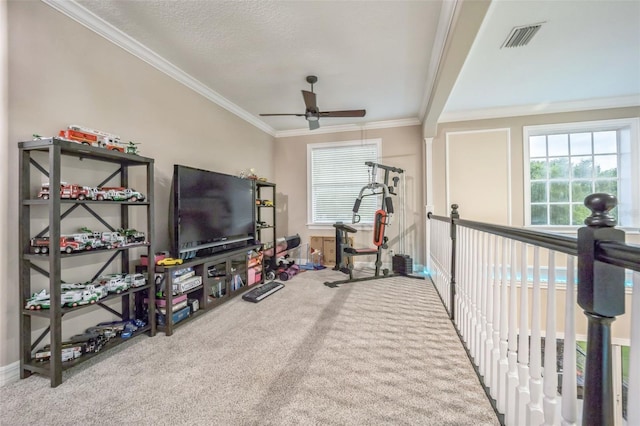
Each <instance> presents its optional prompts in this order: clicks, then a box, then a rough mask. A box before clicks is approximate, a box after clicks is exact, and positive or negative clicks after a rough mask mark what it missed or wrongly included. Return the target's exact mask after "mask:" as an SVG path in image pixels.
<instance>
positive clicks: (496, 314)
mask: <svg viewBox="0 0 640 426" xmlns="http://www.w3.org/2000/svg"><path fill="white" fill-rule="evenodd" d="M494 240H495V249H494V252H493V296H492V299H493V308H492V310H491V312H492V315H493V349H492V350H491V398H493V399H495V400H496V401H497V400H498V378H499V377H500V375H499V372H498V363H499V362H500V311H501V310H502V309H505V308H506V307H503V306H500V280H501V279H502V277H501V276H500V263H499V262H498V257H499V255H500V240H501V239H500V238H498V236H497V235H496V236H495V238H494Z"/></svg>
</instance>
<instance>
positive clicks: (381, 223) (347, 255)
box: [333, 209, 389, 281]
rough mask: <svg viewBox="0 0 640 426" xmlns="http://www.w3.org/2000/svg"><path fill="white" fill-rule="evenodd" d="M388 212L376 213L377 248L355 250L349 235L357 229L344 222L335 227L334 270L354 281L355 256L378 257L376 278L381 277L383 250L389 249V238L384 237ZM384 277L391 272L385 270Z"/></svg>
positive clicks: (380, 211) (375, 240)
mask: <svg viewBox="0 0 640 426" xmlns="http://www.w3.org/2000/svg"><path fill="white" fill-rule="evenodd" d="M386 218H387V212H385V211H384V210H382V209H380V210H378V211H376V214H375V219H374V228H373V245H374V246H375V247H366V248H354V247H352V246H351V244H350V242H349V234H355V233H356V232H358V230H357V229H355V228H353V227H352V226H349V225H346V224H344V223H342V222H338V223H335V224H334V225H333V227H334V228H336V266H335V268H334V269H336V270H339V271H342V272H344V273H346V274H349V281H351V280H353V259H352V258H353V257H354V256H373V255H375V256H376V263H375V265H376V272H375V275H374V276H375V277H378V276H380V267H381V266H382V250H383V249H386V248H387V237H385V236H384V227H385V225H386ZM383 273H384V275H385V276H386V275H388V273H389V271H388V270H387V269H385V270H384V271H383Z"/></svg>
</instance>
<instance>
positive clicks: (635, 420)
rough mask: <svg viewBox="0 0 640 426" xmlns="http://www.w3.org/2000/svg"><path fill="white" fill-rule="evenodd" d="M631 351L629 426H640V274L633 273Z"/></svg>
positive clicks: (628, 400) (628, 403)
mask: <svg viewBox="0 0 640 426" xmlns="http://www.w3.org/2000/svg"><path fill="white" fill-rule="evenodd" d="M630 345H631V349H630V352H629V393H628V395H629V398H628V399H627V424H628V425H640V404H638V403H632V402H631V401H632V398H635V401H638V396H640V272H634V273H633V295H632V300H631V344H630Z"/></svg>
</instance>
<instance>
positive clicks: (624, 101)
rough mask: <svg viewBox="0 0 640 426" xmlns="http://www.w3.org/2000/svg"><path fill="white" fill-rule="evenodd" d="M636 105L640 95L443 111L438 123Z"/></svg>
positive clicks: (639, 103) (638, 103)
mask: <svg viewBox="0 0 640 426" xmlns="http://www.w3.org/2000/svg"><path fill="white" fill-rule="evenodd" d="M634 106H640V95H630V96H619V97H614V98H596V99H585V100H580V101H569V102H557V103H540V104H532V105H519V106H512V107H498V108H486V109H478V110H466V111H451V112H443V113H442V114H441V115H440V119H438V123H451V122H455V121H470V120H487V119H493V118H506V117H520V116H525V115H541V114H557V113H563V112H574V111H588V110H595V109H611V108H627V107H634Z"/></svg>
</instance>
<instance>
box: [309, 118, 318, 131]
mask: <svg viewBox="0 0 640 426" xmlns="http://www.w3.org/2000/svg"><path fill="white" fill-rule="evenodd" d="M308 121H309V130H315V129H318V128H320V122H319V121H318V120H316V121H313V120H308Z"/></svg>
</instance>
